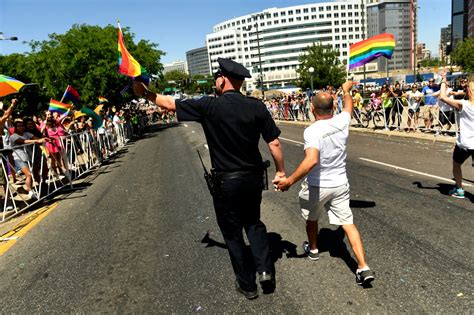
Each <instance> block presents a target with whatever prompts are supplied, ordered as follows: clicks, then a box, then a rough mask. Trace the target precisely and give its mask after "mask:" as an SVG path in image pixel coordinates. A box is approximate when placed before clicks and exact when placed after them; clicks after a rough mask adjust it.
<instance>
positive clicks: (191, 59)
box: [186, 47, 211, 76]
mask: <svg viewBox="0 0 474 315" xmlns="http://www.w3.org/2000/svg"><path fill="white" fill-rule="evenodd" d="M186 61H187V63H188V71H189V75H190V76H195V75H204V76H206V75H209V74H211V70H210V68H209V56H208V53H207V47H201V48H196V49H193V50H190V51H188V52H186Z"/></svg>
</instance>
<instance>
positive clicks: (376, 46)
mask: <svg viewBox="0 0 474 315" xmlns="http://www.w3.org/2000/svg"><path fill="white" fill-rule="evenodd" d="M394 49H395V37H394V36H393V35H392V34H390V33H384V34H380V35H376V36H373V37H370V38H368V39H366V40H363V41H360V42H358V43H355V44H353V45H351V46H350V48H349V51H350V52H349V70H350V69H352V68H356V67H360V66H363V65H365V64H366V63H369V62H371V61H372V60H374V59H376V58H378V57H380V56H384V57H385V58H388V59H391V58H392V54H393V51H394Z"/></svg>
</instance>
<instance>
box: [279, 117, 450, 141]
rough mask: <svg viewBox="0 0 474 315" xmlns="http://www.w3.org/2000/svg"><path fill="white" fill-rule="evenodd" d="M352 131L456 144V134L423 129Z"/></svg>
mask: <svg viewBox="0 0 474 315" xmlns="http://www.w3.org/2000/svg"><path fill="white" fill-rule="evenodd" d="M275 122H276V123H277V124H288V125H299V126H309V125H311V124H312V123H313V122H309V121H289V120H275ZM350 131H351V132H358V133H366V134H376V135H383V136H387V137H399V138H406V139H409V138H411V139H417V140H425V141H431V142H436V141H439V142H445V143H452V144H453V145H454V143H455V141H456V137H455V136H443V135H439V136H436V135H435V134H434V133H424V132H422V131H418V132H410V133H408V132H405V131H396V130H383V129H373V128H363V127H352V126H351V127H350Z"/></svg>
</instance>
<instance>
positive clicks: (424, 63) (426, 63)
mask: <svg viewBox="0 0 474 315" xmlns="http://www.w3.org/2000/svg"><path fill="white" fill-rule="evenodd" d="M419 65H420V67H424V68H431V67H443V66H446V62H444V61H442V60H440V59H439V58H432V59H424V60H421V61H420V63H419Z"/></svg>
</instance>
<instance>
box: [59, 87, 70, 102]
mask: <svg viewBox="0 0 474 315" xmlns="http://www.w3.org/2000/svg"><path fill="white" fill-rule="evenodd" d="M67 89H69V85H68V86H67V87H66V91H64V94H63V97H62V98H61V100H60V102H61V103H62V102H63V100H64V96H65V95H66V92H67Z"/></svg>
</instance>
